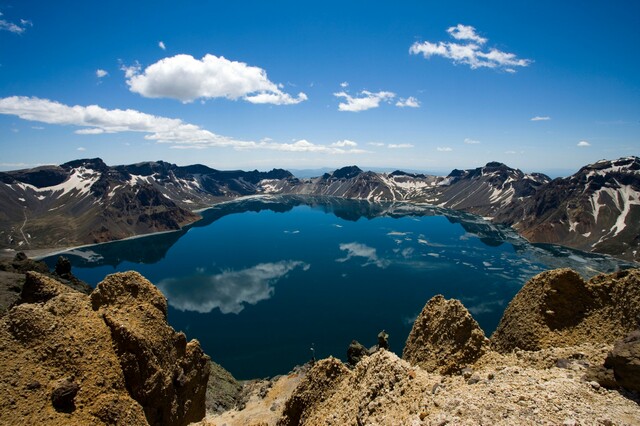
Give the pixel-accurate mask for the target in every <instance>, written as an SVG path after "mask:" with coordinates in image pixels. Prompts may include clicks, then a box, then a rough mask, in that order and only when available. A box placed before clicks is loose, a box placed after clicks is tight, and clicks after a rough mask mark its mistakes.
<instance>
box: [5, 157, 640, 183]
mask: <svg viewBox="0 0 640 426" xmlns="http://www.w3.org/2000/svg"><path fill="white" fill-rule="evenodd" d="M624 158H638V157H637V156H633V155H632V156H627V157H619V158H616V159H601V160H598V161H596V162H594V163H590V164H595V163H597V162H600V161H615V160H619V159H624ZM96 159H98V160H100V161H102V162H103V163H105V164H107V163H106V162H105V161H104V160H103V159H102V158H101V157H87V158H77V159H75V160H69V161H66V162H64V163H59V164H56V163H42V164H27V163H10V164H9V163H5V164H1V163H0V173H2V172H12V171H21V170H29V169H34V168H38V167H47V166H60V165H62V164H67V163H70V162H74V161H83V160H96ZM157 162H165V163H169V164H174V165H176V166H178V167H188V166H194V165H203V166H206V167H209V168H211V169H214V170H219V171H252V170H249V169H251V167H249V168H246V169H245V168H233V167H232V168H227V169H220V168H216V167H213V166H210V165H207V164H203V163H192V164H186V165H180V164H177V163H172V162H171V161H167V160H146V161H136V162H132V163H129V164H114V165H112V166H110V167H117V166H129V165H134V164H142V163H157ZM492 162H495V163H501V164H504V165H506V166H507V167H509V168H514V167H511V166H509V165H508V164H506V163H503V162H501V161H489V162H488V163H492ZM488 163H485V164H483V165H480V166H476V167H471V168H457V167H453V168H447V167H431V168H424V169H422V168H415V167H409V168H402V167H390V166H389V167H387V166H359V165H357V164H349V165H344V166H339V167H328V166H324V167H306V168H287V167H277V166H275V167H269V168H265V169H262V170H260V169H258V168H253V170H257V171H260V172H268V171H269V170H274V169H281V170H286V171H288V172H290V173H291V174H293V175H294V176H296V177H299V178H300V177H305V178H309V177H316V176H311V175H309V173H311V172H321V173H327V172H332V171H335V170H339V169H342V168H344V167H352V166H355V167H358V168H359V169H361V170H363V171H371V172H376V173H391V172H394V171H402V172H407V173H419V174H427V175H432V176H443V175H442V174H440V173H444V175H448V174H449V173H451V172H452V171H453V170H471V169H476V168H479V167H485V166H486V165H487V164H488ZM107 165H108V164H107ZM586 165H587V164H584V165H582V166H580V167H578V168H577V169H573V168H542V169H537V170H533V169H520V170H521V171H523V172H525V173H543V174H545V175H547V176H549V177H550V178H554V179H555V178H558V177H567V176H571V175H573V174H574V173H576V172H578V170H579V169H580V168H581V167H584V166H586ZM9 167H14V168H9ZM515 169H518V168H517V167H516V168H515ZM293 172H297V173H298V175H296V173H293Z"/></svg>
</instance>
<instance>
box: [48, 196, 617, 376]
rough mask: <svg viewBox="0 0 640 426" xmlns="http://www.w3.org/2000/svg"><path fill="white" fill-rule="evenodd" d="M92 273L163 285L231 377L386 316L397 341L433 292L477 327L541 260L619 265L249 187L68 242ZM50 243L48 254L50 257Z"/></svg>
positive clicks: (397, 346)
mask: <svg viewBox="0 0 640 426" xmlns="http://www.w3.org/2000/svg"><path fill="white" fill-rule="evenodd" d="M65 256H67V257H69V259H70V260H71V262H72V264H73V266H74V269H73V272H74V274H76V275H77V276H78V277H79V278H81V279H83V280H85V281H87V282H89V283H90V284H92V285H94V286H95V285H96V284H97V283H98V282H99V281H100V280H101V279H102V278H104V276H105V275H107V274H109V273H113V272H119V271H126V270H136V271H138V272H140V273H141V274H143V275H144V276H145V277H147V278H148V279H149V280H150V281H151V282H153V283H154V284H156V285H157V286H158V287H159V288H160V289H161V290H162V291H163V292H164V294H165V295H166V296H167V298H168V302H169V322H170V323H171V325H172V326H173V327H175V328H176V329H178V330H183V331H185V333H186V334H187V337H188V338H189V339H191V338H197V339H198V340H199V341H200V342H201V344H202V346H203V348H204V350H205V351H206V353H207V354H209V355H210V356H211V357H212V358H213V360H215V361H216V362H218V363H220V364H221V365H223V366H224V367H225V368H227V369H228V370H229V371H231V372H232V373H233V374H234V375H235V376H236V377H237V378H241V379H243V378H254V377H265V376H272V375H276V374H282V373H286V372H288V371H289V370H290V369H291V367H293V366H294V365H296V364H301V363H304V362H306V361H307V360H309V359H310V357H311V350H310V348H311V347H312V346H313V347H314V348H315V353H316V357H325V356H328V355H334V356H337V357H340V358H345V356H346V349H347V347H348V345H349V343H350V342H351V340H352V339H357V340H359V341H360V342H362V343H363V344H365V345H366V346H370V345H373V344H374V343H375V342H376V335H377V333H378V332H379V331H380V330H382V329H385V330H386V331H387V332H388V333H389V335H390V344H391V349H392V350H394V351H395V352H397V353H398V354H400V353H401V352H402V347H403V344H404V341H405V339H406V338H407V336H408V334H409V331H410V329H411V325H412V322H413V320H414V319H415V317H416V315H417V314H418V313H419V312H420V310H421V309H422V307H423V306H424V304H425V303H426V302H427V301H428V300H429V299H430V298H431V297H432V296H434V295H435V294H443V295H444V296H445V297H447V298H457V299H460V300H462V302H463V303H464V304H465V306H467V308H468V309H469V310H470V311H471V313H472V314H473V316H474V317H475V318H476V320H477V321H478V322H479V323H480V325H481V327H482V328H483V329H484V330H485V332H486V333H487V334H490V333H491V332H492V331H493V330H494V329H495V327H496V326H497V324H498V321H499V319H500V317H501V316H502V313H503V312H504V309H505V308H506V306H507V304H508V303H509V301H510V300H511V298H512V297H513V296H514V295H515V293H516V292H517V291H518V290H519V289H520V287H521V286H522V284H523V283H524V282H525V281H526V280H527V279H529V278H531V277H532V276H534V275H535V274H537V273H539V272H541V271H543V270H546V269H550V268H555V267H564V266H569V267H573V268H574V269H578V270H579V271H580V272H581V273H582V274H583V275H585V276H589V275H593V274H595V273H597V272H607V271H612V270H615V269H617V268H619V267H624V266H625V265H624V264H622V263H620V262H617V261H615V260H612V259H610V258H607V257H603V256H595V255H590V254H585V253H581V252H578V251H573V250H567V249H563V248H559V247H553V246H542V245H531V244H528V243H527V242H526V241H524V240H522V239H521V238H519V237H518V236H517V235H515V234H514V233H513V232H512V231H511V230H510V229H508V228H503V227H496V226H494V225H491V224H489V223H488V222H485V221H484V220H482V219H481V218H478V217H474V216H471V215H466V214H461V213H457V212H451V211H444V210H440V209H436V208H432V207H426V206H415V205H410V204H370V203H367V202H362V201H348V200H339V199H330V198H326V199H323V198H300V197H272V198H256V199H249V200H244V201H239V202H234V203H228V204H224V205H220V206H217V207H215V208H213V209H210V210H207V211H205V212H203V219H202V220H201V221H200V222H198V223H197V224H194V225H192V226H191V227H189V228H186V229H184V230H182V231H179V232H173V233H166V234H161V235H154V236H149V237H145V238H138V239H132V240H127V241H120V242H114V243H109V244H102V245H97V246H92V247H87V248H84V249H78V250H73V251H71V252H68V253H66V254H65ZM56 258H57V256H53V257H51V258H48V259H45V261H47V262H48V263H49V264H50V265H53V264H55V261H56Z"/></svg>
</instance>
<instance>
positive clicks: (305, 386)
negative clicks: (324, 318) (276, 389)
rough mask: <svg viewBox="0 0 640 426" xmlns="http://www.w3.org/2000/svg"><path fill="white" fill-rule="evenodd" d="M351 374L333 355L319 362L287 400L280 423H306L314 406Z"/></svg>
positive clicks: (328, 395) (289, 424)
mask: <svg viewBox="0 0 640 426" xmlns="http://www.w3.org/2000/svg"><path fill="white" fill-rule="evenodd" d="M349 374H350V372H349V369H347V368H346V367H345V366H344V365H343V364H342V363H341V362H340V361H339V360H337V359H335V358H333V357H329V358H327V359H323V360H321V361H319V362H317V363H316V364H315V365H314V366H313V368H311V370H310V371H309V373H307V376H306V378H305V379H304V380H303V381H302V382H301V383H300V385H298V387H297V388H296V390H295V391H294V393H293V395H292V396H291V398H289V400H287V402H286V404H285V407H284V411H283V415H282V417H281V418H280V420H279V421H278V425H279V426H293V425H299V424H304V423H305V422H306V421H307V417H308V416H309V414H310V413H311V412H312V411H313V409H314V407H315V406H316V405H319V404H320V403H322V402H324V401H325V400H326V399H328V398H329V397H330V396H331V394H332V393H333V392H334V391H335V390H336V388H337V384H338V383H339V382H340V381H341V380H342V379H344V378H345V377H347V376H348V375H349Z"/></svg>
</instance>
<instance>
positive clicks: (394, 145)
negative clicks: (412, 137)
mask: <svg viewBox="0 0 640 426" xmlns="http://www.w3.org/2000/svg"><path fill="white" fill-rule="evenodd" d="M413 147H414V145H413V144H410V143H390V144H389V145H387V148H389V149H405V148H413Z"/></svg>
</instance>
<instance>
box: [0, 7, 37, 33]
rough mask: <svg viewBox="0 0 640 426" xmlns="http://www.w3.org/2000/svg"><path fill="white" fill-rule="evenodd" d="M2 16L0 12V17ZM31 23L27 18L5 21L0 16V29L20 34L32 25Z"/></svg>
mask: <svg viewBox="0 0 640 426" xmlns="http://www.w3.org/2000/svg"><path fill="white" fill-rule="evenodd" d="M1 16H4V14H3V13H2V12H0V17H1ZM32 26H33V23H32V22H31V21H29V20H27V19H20V21H19V22H18V23H15V22H10V21H7V20H6V19H2V18H0V31H9V32H10V33H14V34H22V33H24V32H25V31H26V30H27V28H29V27H32Z"/></svg>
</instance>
